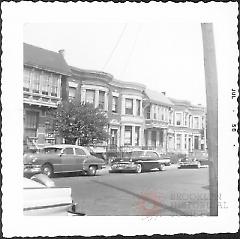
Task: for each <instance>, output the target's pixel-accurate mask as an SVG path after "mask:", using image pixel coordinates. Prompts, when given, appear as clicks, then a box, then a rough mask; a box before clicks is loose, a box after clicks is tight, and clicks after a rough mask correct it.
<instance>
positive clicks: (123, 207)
mask: <svg viewBox="0 0 240 239" xmlns="http://www.w3.org/2000/svg"><path fill="white" fill-rule="evenodd" d="M108 169H109V168H108V167H107V168H105V169H102V170H99V171H98V173H97V175H96V176H94V177H90V176H84V175H81V176H79V175H77V174H61V175H58V176H56V177H55V178H54V179H53V180H54V181H55V183H56V186H64V187H71V188H72V197H73V200H74V202H76V203H78V204H79V210H80V211H82V212H84V213H86V215H89V216H104V215H106V216H128V215H129V216H192V215H197V216H200V215H209V191H208V168H200V169H178V168H177V166H176V165H171V166H168V167H166V170H165V171H154V172H144V173H141V174H137V173H109V172H108Z"/></svg>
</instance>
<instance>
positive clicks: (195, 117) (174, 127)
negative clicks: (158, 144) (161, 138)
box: [167, 98, 206, 153]
mask: <svg viewBox="0 0 240 239" xmlns="http://www.w3.org/2000/svg"><path fill="white" fill-rule="evenodd" d="M171 101H172V102H173V104H174V106H173V110H172V112H171V114H170V121H169V127H168V140H167V141H168V151H170V152H178V153H191V152H194V151H205V150H206V123H205V122H206V111H205V108H204V107H203V106H201V105H192V104H191V103H190V102H189V101H185V100H178V99H173V98H171Z"/></svg>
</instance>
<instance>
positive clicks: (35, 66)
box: [24, 63, 71, 76]
mask: <svg viewBox="0 0 240 239" xmlns="http://www.w3.org/2000/svg"><path fill="white" fill-rule="evenodd" d="M24 66H28V67H33V68H37V69H40V70H44V71H49V72H53V73H57V74H60V75H64V76H71V74H70V73H69V74H67V73H64V72H60V71H56V70H55V69H52V68H51V69H50V68H46V67H43V66H39V65H34V64H29V63H24Z"/></svg>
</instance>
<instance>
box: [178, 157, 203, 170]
mask: <svg viewBox="0 0 240 239" xmlns="http://www.w3.org/2000/svg"><path fill="white" fill-rule="evenodd" d="M200 167H201V163H200V162H199V161H198V160H196V159H189V158H183V159H179V162H178V168H179V169H182V168H200Z"/></svg>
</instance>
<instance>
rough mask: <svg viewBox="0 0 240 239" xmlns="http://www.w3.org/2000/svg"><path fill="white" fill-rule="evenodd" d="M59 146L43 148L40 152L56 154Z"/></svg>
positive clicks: (59, 149)
mask: <svg viewBox="0 0 240 239" xmlns="http://www.w3.org/2000/svg"><path fill="white" fill-rule="evenodd" d="M61 150H62V149H61V148H54V147H53V148H44V149H42V153H45V154H57V153H60V152H61Z"/></svg>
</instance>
